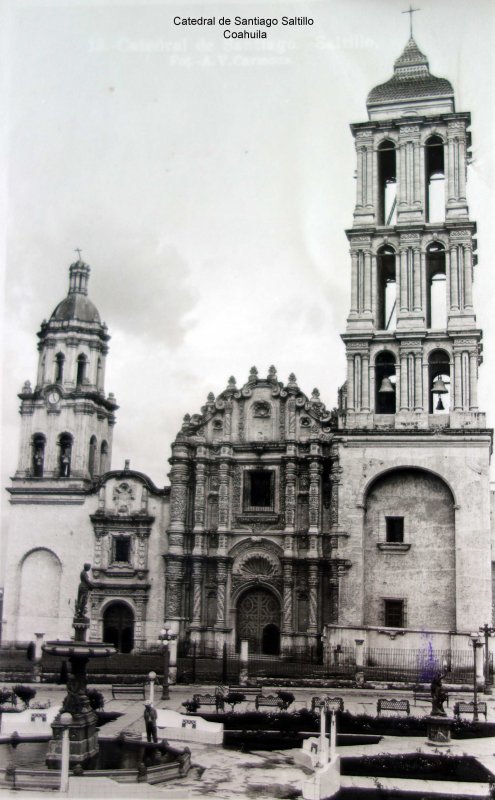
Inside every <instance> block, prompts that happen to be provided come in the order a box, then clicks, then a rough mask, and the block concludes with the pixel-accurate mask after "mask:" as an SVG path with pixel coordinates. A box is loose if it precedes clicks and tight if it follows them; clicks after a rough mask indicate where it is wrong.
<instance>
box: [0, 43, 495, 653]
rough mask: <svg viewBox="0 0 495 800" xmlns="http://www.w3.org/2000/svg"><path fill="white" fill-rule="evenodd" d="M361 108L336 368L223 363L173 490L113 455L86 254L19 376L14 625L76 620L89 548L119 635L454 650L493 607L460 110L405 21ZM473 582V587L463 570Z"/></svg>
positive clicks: (12, 631) (11, 571)
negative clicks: (339, 369)
mask: <svg viewBox="0 0 495 800" xmlns="http://www.w3.org/2000/svg"><path fill="white" fill-rule="evenodd" d="M367 108H368V119H367V120H366V121H365V122H361V123H357V124H353V125H352V126H351V130H352V134H353V136H354V138H355V142H356V158H357V199H356V207H355V212H354V222H353V226H352V227H351V228H350V229H349V230H348V231H347V236H348V239H349V243H350V261H351V308H350V313H349V317H348V321H347V328H346V331H345V333H344V334H343V337H342V338H343V341H344V344H345V348H346V353H347V379H346V382H345V384H344V385H343V386H342V387H341V389H340V391H339V404H338V408H337V409H335V410H333V411H332V412H329V411H328V410H327V409H326V407H325V405H324V404H323V402H322V401H321V399H320V397H319V393H318V391H317V390H316V389H315V390H313V392H312V394H311V395H310V396H309V395H306V394H304V393H303V392H302V390H301V389H300V388H299V386H298V385H297V381H296V378H295V376H294V375H290V376H289V379H288V381H287V383H286V384H284V383H283V382H281V381H279V380H278V377H277V374H276V371H275V368H274V367H270V369H269V370H268V374H267V375H266V377H260V376H259V375H258V372H257V370H256V368H254V367H253V368H252V369H251V373H250V375H249V377H248V380H247V382H246V383H245V384H244V385H243V386H241V387H239V388H238V387H237V386H236V382H235V380H234V379H233V378H231V379H230V380H229V382H228V385H227V388H226V389H225V390H224V391H222V392H221V393H220V394H219V395H218V396H217V397H215V396H214V395H213V394H210V395H209V396H208V398H207V401H206V404H205V405H204V406H203V408H202V409H201V413H198V414H195V415H193V416H192V417H190V416H189V415H186V417H185V418H184V424H183V426H182V430H181V431H180V432H179V434H178V436H177V438H176V440H175V441H174V443H173V444H172V457H171V459H170V464H171V471H170V476H169V477H170V486H166V487H164V488H157V487H156V486H154V484H153V483H152V482H151V481H150V480H149V478H147V477H146V476H145V475H142V474H140V473H137V472H135V471H133V470H131V469H130V466H129V464H128V463H126V465H125V468H124V469H123V470H119V471H112V470H111V469H110V459H111V444H112V429H113V425H114V422H115V412H116V409H117V405H116V402H115V398H114V397H113V396H112V395H111V394H109V395H106V394H105V389H104V373H105V359H106V355H107V352H108V340H109V336H108V331H107V328H106V326H105V325H104V324H102V323H101V320H100V316H99V314H98V311H97V310H96V308H95V306H94V305H93V304H92V303H91V301H90V300H89V299H88V297H87V282H88V275H89V267H88V266H87V265H86V264H84V263H83V262H82V261H81V260H79V261H77V262H76V263H74V264H73V265H72V266H71V267H70V282H69V293H68V296H67V298H66V299H65V300H63V301H62V303H60V304H59V305H58V306H57V307H56V309H55V311H54V312H53V314H52V316H51V318H50V320H49V321H48V322H44V323H43V324H42V326H41V330H40V332H39V334H38V336H39V352H40V355H39V367H38V375H37V379H36V385H35V386H34V388H32V387H31V384H29V382H27V383H26V384H25V386H24V387H23V390H22V392H21V394H20V395H19V397H20V399H21V409H20V411H21V419H22V437H21V448H20V456H19V466H18V470H17V472H16V474H15V477H14V479H13V482H12V486H11V487H10V488H9V492H10V498H11V503H12V515H11V525H10V533H9V544H8V565H7V575H8V580H7V584H6V587H5V620H6V621H5V630H4V637H5V638H6V639H8V640H21V641H25V640H30V639H32V638H33V637H34V634H35V633H43V634H44V635H45V636H47V637H55V636H67V635H68V634H69V632H70V624H71V618H72V615H73V608H71V603H72V602H73V597H72V594H73V587H74V585H75V584H76V581H77V574H78V572H79V570H80V568H81V565H82V564H83V563H84V562H85V561H90V562H91V563H92V564H93V579H94V582H95V588H94V591H93V593H92V595H91V608H90V613H91V636H92V637H93V638H101V637H103V638H105V639H106V640H110V641H113V642H115V644H116V645H117V646H118V647H119V648H120V649H122V650H123V651H129V650H132V649H134V650H142V649H146V648H147V647H150V646H152V645H155V644H156V641H157V634H158V631H159V630H160V628H161V627H162V626H163V625H164V624H165V625H167V626H169V627H171V628H172V629H173V630H175V632H176V633H177V634H178V636H179V638H180V639H181V640H184V641H200V642H203V643H205V644H207V645H210V646H213V647H217V648H220V647H221V646H222V644H223V642H228V643H230V644H232V645H237V644H238V643H239V640H240V639H248V640H249V641H250V643H251V647H252V649H255V650H260V651H262V652H265V653H273V654H278V653H281V655H282V656H283V655H284V654H286V653H288V652H289V651H290V650H291V649H292V648H294V647H304V646H311V647H319V646H323V647H324V648H325V649H326V652H327V654H328V655H329V657H332V654H333V653H338V652H340V648H342V646H346V645H349V644H351V645H353V644H354V641H355V640H356V639H357V640H358V641H365V642H366V643H367V644H368V645H372V646H387V645H388V644H390V642H391V641H394V642H395V646H405V647H414V646H417V645H418V644H419V642H422V641H423V640H424V637H425V636H426V637H427V638H428V639H430V640H431V641H433V643H434V644H435V645H436V646H439V647H444V648H448V647H451V646H452V645H453V643H455V641H456V639H457V638H459V637H460V638H465V637H467V636H468V634H469V632H470V631H471V630H477V629H478V627H479V626H480V625H481V624H483V623H484V622H486V621H489V620H491V616H492V610H491V609H492V585H491V546H492V534H491V529H490V489H489V462H490V455H491V443H492V432H491V431H490V430H488V429H486V423H485V417H484V414H482V413H481V412H480V411H479V409H478V401H477V379H478V367H479V365H480V364H481V331H480V330H479V328H478V327H477V325H476V317H475V314H474V308H473V293H472V283H473V269H474V266H475V264H476V254H475V250H476V240H475V238H474V234H475V231H476V225H475V223H474V222H473V221H472V220H471V219H470V217H469V209H468V204H467V200H466V188H465V185H466V165H467V161H468V156H469V146H470V133H469V130H468V128H469V124H470V117H469V114H468V113H466V112H457V111H456V110H455V103H454V93H453V89H452V86H451V84H450V83H449V82H448V81H446V80H445V79H441V78H436V77H435V76H433V75H431V73H430V71H429V65H428V61H427V59H426V57H425V56H424V55H423V54H422V53H421V52H420V50H419V48H418V47H417V45H416V43H415V41H414V40H413V39H412V38H411V39H410V40H409V42H408V43H407V45H406V47H405V49H404V52H403V53H402V55H401V56H400V57H399V58H398V59H397V61H396V63H395V66H394V74H393V76H392V78H391V79H390V80H389V81H387V82H386V83H385V84H382V85H380V86H377V87H375V88H374V89H373V90H372V91H371V92H370V94H369V96H368V101H367ZM475 587H476V588H475Z"/></svg>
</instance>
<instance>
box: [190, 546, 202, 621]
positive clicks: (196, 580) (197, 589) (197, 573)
mask: <svg viewBox="0 0 495 800" xmlns="http://www.w3.org/2000/svg"><path fill="white" fill-rule="evenodd" d="M192 579H193V613H192V620H191V622H192V624H193V625H198V626H199V625H201V619H202V595H203V563H202V562H201V561H199V560H194V561H193V570H192Z"/></svg>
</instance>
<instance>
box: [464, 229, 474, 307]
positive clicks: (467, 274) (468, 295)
mask: <svg viewBox="0 0 495 800" xmlns="http://www.w3.org/2000/svg"><path fill="white" fill-rule="evenodd" d="M464 308H466V309H472V308H473V253H472V250H471V248H470V247H469V246H468V245H464Z"/></svg>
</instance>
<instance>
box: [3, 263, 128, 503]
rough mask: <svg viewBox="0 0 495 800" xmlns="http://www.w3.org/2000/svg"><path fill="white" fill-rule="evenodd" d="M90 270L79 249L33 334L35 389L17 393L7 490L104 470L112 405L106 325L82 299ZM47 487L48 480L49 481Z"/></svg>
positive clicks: (77, 478)
mask: <svg viewBox="0 0 495 800" xmlns="http://www.w3.org/2000/svg"><path fill="white" fill-rule="evenodd" d="M89 273H90V268H89V266H88V265H87V264H85V263H84V262H83V261H82V260H81V258H80V254H79V259H78V260H77V261H76V262H74V263H73V264H71V266H70V268H69V291H68V294H67V297H66V298H65V299H64V300H62V302H61V303H59V304H58V305H57V307H56V308H55V310H54V312H53V314H52V315H51V317H50V319H49V321H48V322H46V320H44V321H43V322H42V324H41V328H40V331H39V333H38V339H39V343H38V351H39V358H38V371H37V377H36V384H35V386H34V388H33V387H32V386H31V383H30V381H26V383H25V384H24V386H23V389H22V392H21V393H20V394H19V397H20V399H21V407H20V414H21V418H22V430H21V446H20V454H19V464H18V468H17V471H16V474H15V477H14V485H13V488H12V489H11V490H10V492H11V494H12V495H13V496H15V495H16V494H17V493H19V492H20V493H21V494H22V492H23V489H22V488H21V487H22V485H25V483H26V482H28V486H29V487H30V488H33V486H34V485H35V484H36V485H38V488H39V489H40V490H41V489H42V487H43V486H44V485H45V484H47V482H48V484H50V485H51V486H53V482H54V481H55V482H56V485H57V486H58V488H61V485H62V483H63V482H67V481H70V485H71V487H72V486H73V485H74V482H75V481H76V482H77V481H79V482H81V481H82V482H85V483H87V482H89V481H92V480H93V479H94V478H96V477H97V476H98V475H101V474H103V473H104V472H106V471H108V470H109V469H110V463H111V452H112V432H113V426H114V424H115V411H116V409H117V408H118V406H117V404H116V402H115V398H114V396H113V395H112V394H110V395H108V397H107V396H106V395H105V361H106V356H107V353H108V341H109V339H110V336H109V335H108V331H107V326H106V325H105V324H104V323H102V322H101V319H100V315H99V313H98V310H97V309H96V306H95V305H94V304H93V303H92V302H91V300H90V299H89V297H88V279H89ZM48 484H47V485H48Z"/></svg>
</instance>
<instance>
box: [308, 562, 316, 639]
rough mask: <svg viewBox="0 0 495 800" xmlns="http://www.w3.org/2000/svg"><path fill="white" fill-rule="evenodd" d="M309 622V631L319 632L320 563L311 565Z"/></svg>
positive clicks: (309, 577)
mask: <svg viewBox="0 0 495 800" xmlns="http://www.w3.org/2000/svg"><path fill="white" fill-rule="evenodd" d="M308 586H309V624H308V633H313V634H315V633H317V632H318V564H317V563H314V562H313V563H310V565H309V576H308Z"/></svg>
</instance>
